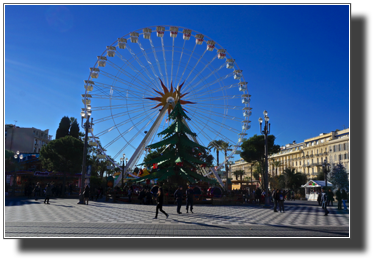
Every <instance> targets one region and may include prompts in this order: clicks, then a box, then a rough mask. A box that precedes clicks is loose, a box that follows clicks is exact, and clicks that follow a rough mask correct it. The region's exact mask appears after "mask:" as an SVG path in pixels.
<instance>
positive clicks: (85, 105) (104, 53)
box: [84, 25, 251, 174]
mask: <svg viewBox="0 0 385 268" xmlns="http://www.w3.org/2000/svg"><path fill="white" fill-rule="evenodd" d="M157 26H162V27H165V30H164V31H165V32H169V31H170V29H166V27H177V28H178V33H180V29H188V30H190V31H191V32H194V33H196V34H202V33H200V32H198V31H195V30H192V29H190V28H186V27H182V26H172V25H157ZM157 26H149V27H143V28H139V29H137V30H135V31H132V32H138V31H140V30H143V29H146V28H156V27H157ZM132 32H130V33H132ZM130 33H128V34H126V35H123V36H122V37H121V38H124V37H127V36H129V35H130ZM142 34H143V33H139V35H142ZM202 35H203V36H204V37H206V38H208V39H210V40H213V39H212V38H210V37H209V36H208V35H204V34H202ZM162 38H163V37H162ZM207 41H208V40H204V42H206V43H207ZM117 42H118V39H117V40H115V41H114V42H113V43H112V44H111V45H110V46H116V44H117ZM215 45H216V47H215V49H216V51H218V49H219V48H218V47H220V49H224V48H223V46H221V45H220V44H219V43H217V42H216V41H215ZM106 53H107V49H105V50H104V52H103V53H102V54H101V56H103V55H106ZM227 55H228V56H229V57H227ZM228 58H230V59H233V57H232V56H231V54H230V53H229V52H228V51H227V50H226V59H228ZM97 64H98V61H96V63H95V65H94V68H95V67H96V65H97ZM234 65H235V66H236V67H237V68H234V69H236V70H240V68H239V66H238V64H237V62H236V61H234ZM240 75H241V79H239V80H240V81H243V82H246V79H245V78H244V75H243V73H241V74H240ZM88 81H92V78H91V73H90V74H89V77H88ZM86 85H88V83H87V84H86ZM246 91H247V93H248V89H246ZM85 94H87V89H85ZM84 98H86V97H84ZM110 103H111V99H110ZM110 106H111V105H110ZM248 106H250V105H248ZM84 108H85V109H86V108H87V104H86V103H85V104H84ZM250 109H251V108H250ZM224 110H226V109H224ZM248 119H249V116H245V120H248ZM114 125H116V124H115V123H114ZM90 132H91V134H92V139H93V140H94V141H95V142H97V144H98V148H99V149H100V151H101V153H102V154H104V155H105V156H106V157H107V158H109V161H110V162H112V164H114V165H115V166H117V167H119V168H120V166H119V164H116V163H115V160H114V159H111V158H110V157H109V156H108V155H107V153H106V151H105V150H103V148H102V147H101V146H100V144H99V143H98V141H97V138H96V136H95V135H94V133H93V130H92V131H90ZM246 132H247V131H246V130H242V134H243V133H246ZM241 143H242V142H237V144H235V145H234V146H233V150H232V152H231V153H230V154H229V155H228V156H227V157H226V158H225V159H224V161H223V162H222V163H221V164H220V165H219V166H218V168H220V167H222V166H223V165H224V164H225V163H226V161H228V160H229V159H230V158H231V157H232V156H233V155H234V154H235V152H236V150H237V149H238V148H239V147H240V146H241V145H240V144H241ZM209 174H210V173H209Z"/></svg>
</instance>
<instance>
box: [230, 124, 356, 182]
mask: <svg viewBox="0 0 385 268" xmlns="http://www.w3.org/2000/svg"><path fill="white" fill-rule="evenodd" d="M325 159H326V161H327V162H328V163H329V164H330V165H331V167H334V166H335V165H337V164H338V163H341V164H342V165H343V166H344V167H345V169H346V171H347V172H348V173H349V128H347V129H343V130H338V129H337V130H335V131H331V132H329V133H321V134H319V135H318V136H316V137H313V138H309V139H306V140H305V141H303V142H301V143H296V142H295V141H293V143H289V144H286V145H285V146H282V147H281V151H280V152H279V153H276V154H273V155H270V156H269V167H268V172H269V174H270V176H279V175H281V174H282V173H283V171H284V170H285V169H286V168H293V169H295V170H296V172H301V173H304V174H306V175H307V178H308V179H315V178H316V177H317V175H318V173H319V172H321V171H322V163H323V162H324V160H325ZM255 169H256V168H255V166H253V171H254V170H255ZM235 170H244V171H245V175H243V178H246V177H251V165H250V163H247V162H246V161H244V160H243V159H240V160H237V161H235V163H234V165H232V166H231V172H230V174H229V177H230V176H231V180H235V175H234V174H233V172H234V171H235ZM238 179H239V178H238ZM253 180H255V179H254V178H253Z"/></svg>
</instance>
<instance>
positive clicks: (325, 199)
mask: <svg viewBox="0 0 385 268" xmlns="http://www.w3.org/2000/svg"><path fill="white" fill-rule="evenodd" d="M321 201H322V208H323V209H324V210H325V215H324V216H327V215H328V214H329V210H328V208H327V206H328V195H327V193H325V190H324V188H322V194H321Z"/></svg>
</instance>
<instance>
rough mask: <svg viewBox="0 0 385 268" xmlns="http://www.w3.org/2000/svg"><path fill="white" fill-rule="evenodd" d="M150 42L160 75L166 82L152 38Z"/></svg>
mask: <svg viewBox="0 0 385 268" xmlns="http://www.w3.org/2000/svg"><path fill="white" fill-rule="evenodd" d="M149 41H150V45H151V48H152V52H153V54H154V57H155V61H156V64H157V65H158V70H159V73H160V75H161V76H162V80H163V81H164V76H163V73H162V68H160V64H159V60H158V56H157V54H156V51H155V47H154V44H153V43H152V39H151V37H150V39H149Z"/></svg>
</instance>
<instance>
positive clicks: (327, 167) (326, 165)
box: [322, 159, 330, 187]
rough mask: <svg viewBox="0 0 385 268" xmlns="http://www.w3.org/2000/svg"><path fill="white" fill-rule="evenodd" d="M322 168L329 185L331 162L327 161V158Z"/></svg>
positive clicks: (326, 183)
mask: <svg viewBox="0 0 385 268" xmlns="http://www.w3.org/2000/svg"><path fill="white" fill-rule="evenodd" d="M322 169H323V172H324V181H325V187H327V186H328V177H327V174H328V172H329V171H330V164H329V163H328V162H326V159H325V160H324V162H323V163H322Z"/></svg>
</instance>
